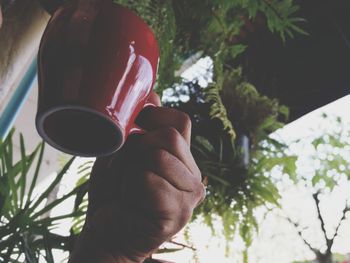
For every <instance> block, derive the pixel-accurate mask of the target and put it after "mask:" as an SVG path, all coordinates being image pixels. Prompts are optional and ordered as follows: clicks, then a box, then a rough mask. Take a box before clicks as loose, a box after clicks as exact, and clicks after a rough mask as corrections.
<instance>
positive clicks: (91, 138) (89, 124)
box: [41, 109, 123, 157]
mask: <svg viewBox="0 0 350 263" xmlns="http://www.w3.org/2000/svg"><path fill="white" fill-rule="evenodd" d="M41 129H42V133H44V134H43V135H44V138H45V139H46V141H47V142H48V143H49V144H51V145H52V146H54V147H55V148H58V149H59V150H61V151H63V152H66V153H69V154H73V155H78V156H85V157H97V156H103V155H108V154H111V153H113V152H114V151H116V150H117V149H118V148H119V147H120V146H121V144H122V142H123V136H122V132H121V131H120V129H119V128H118V126H117V125H116V124H115V123H113V122H112V121H111V120H109V119H108V118H106V117H103V116H102V115H100V114H98V113H95V112H92V111H87V110H84V109H60V110H56V111H53V112H51V113H50V114H47V115H46V116H45V118H44V119H43V120H42V127H41Z"/></svg>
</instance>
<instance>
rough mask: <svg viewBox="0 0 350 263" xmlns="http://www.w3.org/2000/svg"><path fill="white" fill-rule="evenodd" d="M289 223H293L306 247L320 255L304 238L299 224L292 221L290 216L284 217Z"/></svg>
mask: <svg viewBox="0 0 350 263" xmlns="http://www.w3.org/2000/svg"><path fill="white" fill-rule="evenodd" d="M284 218H285V219H286V220H287V221H288V222H289V223H291V224H292V225H293V226H294V227H295V229H296V230H297V233H298V235H299V237H300V238H301V239H302V240H303V242H304V243H305V245H306V246H307V247H308V248H309V249H310V250H311V251H312V252H314V253H315V254H316V255H318V254H320V251H318V250H317V249H316V248H314V247H312V246H311V244H310V243H309V242H308V241H307V240H306V239H305V238H304V237H303V233H302V231H301V230H299V224H298V223H296V222H294V221H293V220H292V219H290V218H289V217H288V216H285V217H284Z"/></svg>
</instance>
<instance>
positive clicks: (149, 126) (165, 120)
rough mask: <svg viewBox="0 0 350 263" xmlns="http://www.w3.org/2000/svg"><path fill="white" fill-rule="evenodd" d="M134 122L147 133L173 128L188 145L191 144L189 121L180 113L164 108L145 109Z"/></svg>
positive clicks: (187, 117)
mask: <svg viewBox="0 0 350 263" xmlns="http://www.w3.org/2000/svg"><path fill="white" fill-rule="evenodd" d="M136 122H137V124H138V125H139V126H140V127H142V128H144V129H145V130H147V131H153V130H158V129H161V128H166V127H173V128H175V129H176V130H177V131H178V132H179V133H180V134H181V135H182V137H184V139H185V141H186V142H187V144H188V145H190V143H191V119H190V117H189V116H188V115H187V114H186V113H183V112H181V111H178V110H175V109H171V108H164V107H147V108H146V109H144V110H143V111H142V112H141V113H140V114H139V116H138V117H137V120H136Z"/></svg>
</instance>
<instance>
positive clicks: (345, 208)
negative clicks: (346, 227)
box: [330, 204, 350, 249]
mask: <svg viewBox="0 0 350 263" xmlns="http://www.w3.org/2000/svg"><path fill="white" fill-rule="evenodd" d="M349 211H350V207H348V206H347V205H346V204H345V207H344V209H343V212H342V217H341V218H340V221H339V223H338V225H337V227H336V228H335V232H334V235H333V237H332V238H331V240H330V249H331V248H332V246H333V243H334V239H335V238H336V237H337V236H338V231H339V228H340V226H341V224H342V222H343V221H344V220H345V218H346V212H349Z"/></svg>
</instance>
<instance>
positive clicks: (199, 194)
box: [195, 183, 206, 203]
mask: <svg viewBox="0 0 350 263" xmlns="http://www.w3.org/2000/svg"><path fill="white" fill-rule="evenodd" d="M195 195H196V200H197V201H198V202H199V203H200V202H201V201H203V200H204V198H205V195H206V190H205V187H204V185H203V184H202V183H200V185H198V186H197V188H196V191H195Z"/></svg>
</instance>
